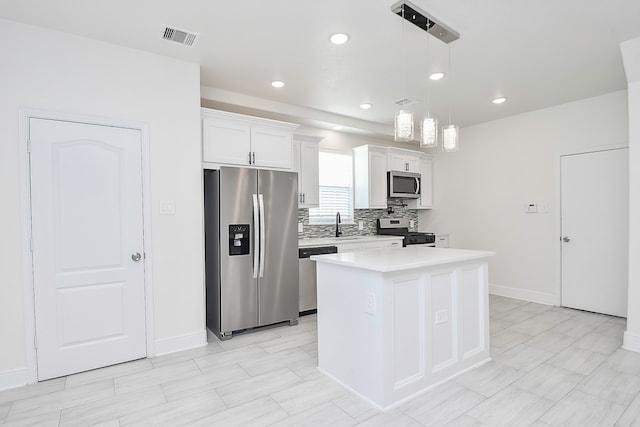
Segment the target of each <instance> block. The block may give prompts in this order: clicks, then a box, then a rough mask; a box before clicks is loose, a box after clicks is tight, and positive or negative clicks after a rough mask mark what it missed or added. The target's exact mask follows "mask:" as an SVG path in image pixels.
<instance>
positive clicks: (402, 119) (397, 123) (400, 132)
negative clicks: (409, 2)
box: [394, 4, 413, 142]
mask: <svg viewBox="0 0 640 427" xmlns="http://www.w3.org/2000/svg"><path fill="white" fill-rule="evenodd" d="M404 21H405V19H404V4H403V5H402V106H401V107H400V110H399V111H397V112H396V116H395V120H394V140H395V141H396V142H409V141H411V140H413V111H411V110H406V109H405V108H404V107H405V104H406V102H407V98H406V96H405V93H406V80H407V70H406V66H405V52H404V48H405V43H404Z"/></svg>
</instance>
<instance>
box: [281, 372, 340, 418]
mask: <svg viewBox="0 0 640 427" xmlns="http://www.w3.org/2000/svg"><path fill="white" fill-rule="evenodd" d="M343 393H347V391H346V390H345V388H344V387H342V386H341V385H340V384H338V383H337V382H335V381H333V380H332V379H330V378H328V377H321V378H318V379H315V380H312V381H305V382H301V383H300V384H297V385H295V386H293V387H289V388H286V389H284V390H281V391H279V392H277V393H273V394H271V397H272V398H273V400H275V401H276V403H277V404H278V405H280V407H281V408H282V409H284V410H285V411H287V413H288V414H297V413H299V412H304V411H308V410H309V409H311V408H314V407H317V406H320V405H322V404H324V403H325V402H329V401H331V400H332V399H333V398H335V397H336V396H340V395H341V394H343Z"/></svg>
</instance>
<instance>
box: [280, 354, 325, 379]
mask: <svg viewBox="0 0 640 427" xmlns="http://www.w3.org/2000/svg"><path fill="white" fill-rule="evenodd" d="M288 368H289V369H290V370H291V371H292V372H294V373H295V374H296V375H297V376H299V377H300V378H302V379H303V380H305V381H310V380H314V379H316V378H320V377H324V374H322V372H320V371H319V370H318V358H317V357H315V358H313V359H312V360H310V361H306V360H301V361H299V362H296V363H294V364H293V365H291V366H288Z"/></svg>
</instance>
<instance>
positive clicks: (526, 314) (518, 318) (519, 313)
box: [492, 307, 536, 323]
mask: <svg viewBox="0 0 640 427" xmlns="http://www.w3.org/2000/svg"><path fill="white" fill-rule="evenodd" d="M535 315H536V314H535V313H531V312H530V311H523V310H521V309H520V307H518V308H514V309H513V310H508V311H501V312H500V311H499V312H496V313H493V314H492V318H494V319H499V320H506V321H507V322H513V323H519V322H522V321H524V320H527V319H531V318H532V317H533V316H535Z"/></svg>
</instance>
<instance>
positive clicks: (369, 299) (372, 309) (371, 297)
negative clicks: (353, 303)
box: [364, 292, 376, 314]
mask: <svg viewBox="0 0 640 427" xmlns="http://www.w3.org/2000/svg"><path fill="white" fill-rule="evenodd" d="M364 311H365V313H369V314H376V294H374V293H373V292H367V295H366V296H365V298H364Z"/></svg>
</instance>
